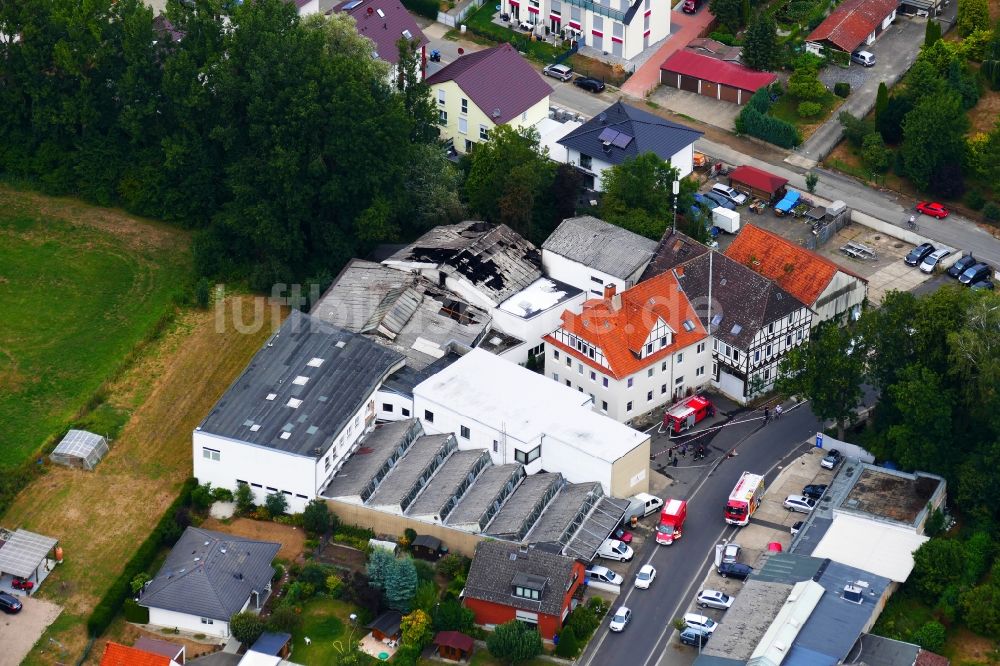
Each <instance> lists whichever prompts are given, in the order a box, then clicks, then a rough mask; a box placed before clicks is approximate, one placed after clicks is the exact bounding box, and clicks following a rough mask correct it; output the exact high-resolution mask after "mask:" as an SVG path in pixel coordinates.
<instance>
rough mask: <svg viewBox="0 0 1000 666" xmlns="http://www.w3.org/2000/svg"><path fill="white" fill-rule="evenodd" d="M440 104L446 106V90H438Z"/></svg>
mask: <svg viewBox="0 0 1000 666" xmlns="http://www.w3.org/2000/svg"><path fill="white" fill-rule="evenodd" d="M438 104H444V90H438Z"/></svg>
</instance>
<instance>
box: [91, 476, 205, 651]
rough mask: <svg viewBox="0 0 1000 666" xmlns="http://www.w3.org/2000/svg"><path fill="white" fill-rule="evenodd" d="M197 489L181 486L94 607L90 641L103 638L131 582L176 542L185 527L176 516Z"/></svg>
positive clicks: (192, 485) (193, 482)
mask: <svg viewBox="0 0 1000 666" xmlns="http://www.w3.org/2000/svg"><path fill="white" fill-rule="evenodd" d="M197 486H198V480H197V479H194V478H191V479H188V480H187V481H185V482H184V485H183V486H182V487H181V492H180V494H179V495H178V496H177V499H175V500H174V501H173V503H172V504H171V505H170V506H169V507H168V508H167V511H166V513H164V514H163V517H162V518H160V522H159V523H157V525H156V528H155V529H154V530H153V532H152V534H150V535H149V536H148V537H147V538H146V540H145V541H143V542H142V545H141V546H139V549H138V550H137V551H136V552H135V555H133V556H132V559H131V560H129V561H128V564H126V565H125V569H124V570H123V571H122V572H121V574H120V575H119V576H118V578H117V579H115V582H114V583H112V584H111V587H109V588H108V591H107V592H106V593H105V594H104V597H103V598H102V599H101V600H100V601H99V602H98V603H97V605H96V606H95V607H94V610H93V612H92V613H91V614H90V617H89V618H87V632H88V633H89V634H90V636H91V637H95V638H96V637H97V636H100V635H101V634H103V633H104V631H105V630H106V629H107V628H108V625H110V624H111V621H112V620H114V619H115V616H116V615H117V614H118V611H119V610H121V608H122V605H123V604H124V603H125V600H126V599H128V598H129V596H130V595H131V593H132V588H131V583H132V579H133V578H135V577H136V576H137V575H138V574H140V573H143V572H145V571H146V570H147V569H148V568H149V566H150V565H151V564H152V563H153V560H154V559H155V558H156V556H157V554H159V552H160V549H161V548H163V547H165V546H172V545H174V543H176V542H177V539H178V538H179V537H180V535H181V532H183V531H184V528H185V527H186V525H180V524H179V523H178V522H177V514H178V512H179V511H180V509H183V508H186V507H188V506H190V505H191V492H192V491H193V490H194V489H195V488H196V487H197Z"/></svg>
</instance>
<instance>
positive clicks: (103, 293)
mask: <svg viewBox="0 0 1000 666" xmlns="http://www.w3.org/2000/svg"><path fill="white" fill-rule="evenodd" d="M188 245H189V237H188V234H187V233H185V232H183V231H180V230H178V229H175V228H172V227H168V226H166V225H160V224H155V223H151V222H145V221H140V220H135V219H133V218H129V217H128V216H126V215H124V214H123V213H121V212H119V211H115V210H108V209H99V208H95V207H91V206H87V205H84V204H81V203H79V202H76V201H74V200H71V199H54V198H49V197H44V196H41V195H37V194H34V193H30V192H22V191H18V190H15V189H12V188H10V187H7V186H5V185H0V312H3V319H4V322H3V326H2V327H0V386H3V391H0V424H2V425H0V434H2V439H3V456H0V471H2V469H3V468H4V467H13V466H15V465H18V464H19V463H21V462H23V461H24V460H25V459H26V458H28V457H29V456H31V455H32V454H34V453H35V452H36V451H37V450H38V448H39V447H40V446H41V445H42V444H43V443H44V442H45V440H46V439H48V438H49V437H52V436H54V435H58V434H59V433H60V431H61V430H63V429H64V428H66V427H67V426H68V425H69V423H70V422H71V420H72V419H73V418H74V415H76V414H77V413H79V411H80V409H81V408H82V407H83V406H84V405H85V403H87V402H88V400H89V399H90V398H91V397H92V396H93V395H94V394H95V392H96V391H97V390H98V389H99V388H100V387H101V385H102V384H103V383H104V382H106V381H107V380H108V379H109V378H110V377H111V376H112V375H114V374H115V372H116V371H117V370H118V369H120V368H121V367H122V364H123V360H124V359H127V357H128V356H129V353H130V352H131V351H132V349H133V348H134V347H135V346H136V344H137V343H138V342H140V341H141V340H142V339H143V338H144V337H146V336H147V335H148V334H149V333H150V332H151V331H153V330H154V329H155V328H156V327H157V325H158V324H159V323H160V322H161V320H162V319H163V318H164V317H165V316H167V315H168V314H169V313H170V312H171V311H172V310H173V297H174V295H175V294H176V293H177V290H178V287H179V285H182V284H184V281H185V280H184V278H185V275H186V274H187V273H188V271H189V256H188ZM94 416H95V418H94V420H92V421H91V422H90V423H88V425H91V426H93V427H95V428H106V429H107V430H108V431H112V432H113V431H114V430H115V429H117V427H119V426H120V425H121V423H122V422H123V420H124V417H123V416H122V415H121V414H117V413H115V412H114V411H113V410H107V409H105V410H102V412H101V413H99V414H95V415H94Z"/></svg>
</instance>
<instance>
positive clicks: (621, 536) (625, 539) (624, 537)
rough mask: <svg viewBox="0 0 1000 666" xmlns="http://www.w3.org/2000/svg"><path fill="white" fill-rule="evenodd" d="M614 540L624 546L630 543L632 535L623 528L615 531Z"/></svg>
mask: <svg viewBox="0 0 1000 666" xmlns="http://www.w3.org/2000/svg"><path fill="white" fill-rule="evenodd" d="M615 538H616V539H618V540H619V541H621V542H622V543H625V544H628V543H632V533H631V532H629V531H628V530H626V529H625V528H624V527H619V528H618V529H616V530H615Z"/></svg>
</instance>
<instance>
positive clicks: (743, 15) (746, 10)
mask: <svg viewBox="0 0 1000 666" xmlns="http://www.w3.org/2000/svg"><path fill="white" fill-rule="evenodd" d="M748 23H750V0H742V2H740V26H741V27H742V26H745V25H747V24H748Z"/></svg>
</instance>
